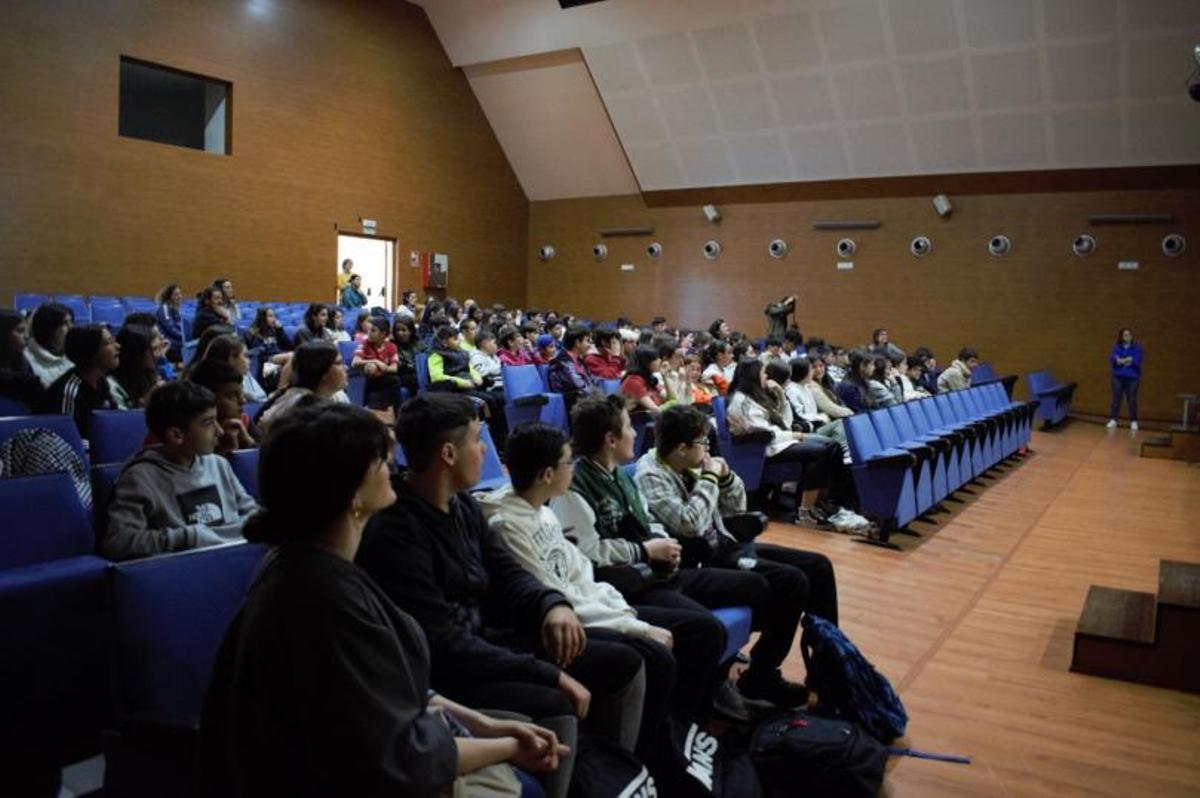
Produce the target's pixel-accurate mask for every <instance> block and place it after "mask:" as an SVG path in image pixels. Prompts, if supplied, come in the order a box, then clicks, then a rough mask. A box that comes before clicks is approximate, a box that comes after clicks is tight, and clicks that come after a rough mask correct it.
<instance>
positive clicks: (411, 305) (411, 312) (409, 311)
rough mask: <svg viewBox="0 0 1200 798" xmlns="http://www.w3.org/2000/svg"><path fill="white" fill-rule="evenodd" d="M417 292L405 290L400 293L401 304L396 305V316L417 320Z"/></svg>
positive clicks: (407, 319) (406, 319)
mask: <svg viewBox="0 0 1200 798" xmlns="http://www.w3.org/2000/svg"><path fill="white" fill-rule="evenodd" d="M416 310H417V292H416V291H403V292H401V294H400V304H399V305H398V306H397V307H396V318H397V319H404V320H405V321H412V322H415V321H416V318H417V313H416Z"/></svg>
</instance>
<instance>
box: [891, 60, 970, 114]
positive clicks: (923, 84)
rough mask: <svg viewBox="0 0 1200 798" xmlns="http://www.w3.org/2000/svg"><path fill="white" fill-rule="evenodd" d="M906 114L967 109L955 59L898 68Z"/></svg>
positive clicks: (960, 64) (960, 70)
mask: <svg viewBox="0 0 1200 798" xmlns="http://www.w3.org/2000/svg"><path fill="white" fill-rule="evenodd" d="M900 78H901V82H902V83H903V84H904V95H905V98H906V100H907V101H908V112H909V113H910V114H929V113H938V112H942V111H965V110H967V84H966V80H965V79H964V76H963V62H962V59H961V58H959V57H958V56H954V57H953V58H946V59H942V60H940V61H920V62H916V63H911V64H902V65H901V66H900Z"/></svg>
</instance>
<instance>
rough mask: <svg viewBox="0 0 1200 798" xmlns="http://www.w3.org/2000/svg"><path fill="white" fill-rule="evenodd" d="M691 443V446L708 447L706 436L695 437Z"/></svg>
mask: <svg viewBox="0 0 1200 798" xmlns="http://www.w3.org/2000/svg"><path fill="white" fill-rule="evenodd" d="M691 445H692V446H702V447H704V448H705V449H707V448H708V438H697V439H696V440H694V441H692V442H691Z"/></svg>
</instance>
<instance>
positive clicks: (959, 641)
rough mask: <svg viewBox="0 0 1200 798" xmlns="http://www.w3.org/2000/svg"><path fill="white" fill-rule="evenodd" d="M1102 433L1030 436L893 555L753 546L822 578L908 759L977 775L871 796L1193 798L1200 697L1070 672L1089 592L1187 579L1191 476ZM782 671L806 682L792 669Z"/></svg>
mask: <svg viewBox="0 0 1200 798" xmlns="http://www.w3.org/2000/svg"><path fill="white" fill-rule="evenodd" d="M1106 432H1107V431H1106V430H1105V429H1104V428H1103V427H1102V426H1096V425H1091V424H1073V425H1068V427H1067V428H1065V429H1063V430H1059V431H1056V432H1054V433H1050V434H1041V433H1035V434H1034V439H1033V444H1032V445H1033V449H1034V450H1035V452H1036V454H1034V455H1033V456H1031V457H1030V458H1028V459H1027V460H1025V461H1023V462H1021V463H1020V464H1019V465H1017V466H1016V467H1014V468H1012V469H1010V470H1009V471H1008V473H1006V474H1003V475H1000V476H998V477H996V478H994V479H985V480H984V482H986V483H987V484H988V487H986V488H978V489H975V490H976V491H977V492H976V495H975V496H970V497H967V501H966V503H965V504H961V505H954V506H953V510H954V512H953V514H952V515H943V516H937V517H936V518H937V519H938V523H937V524H936V525H934V524H928V523H921V522H917V523H914V524H913V528H914V529H916V530H919V531H920V532H921V533H922V535H923V537H922V538H920V539H911V538H908V537H905V536H899V537H897V538H896V540H897V542H898V543H899V544H900V545H901V546H903V547H905V551H904V552H899V553H898V552H891V551H885V550H881V549H875V548H873V547H867V546H858V545H855V544H853V543H851V542H850V540H849V539H848V538H846V537H842V536H837V535H831V534H824V533H818V532H812V531H809V530H798V529H796V528H794V527H790V526H786V525H783V524H772V526H771V529H770V530H769V531H768V533H767V535H766V536H765V538H764V540H765V541H766V542H772V543H780V544H783V545H794V546H799V547H802V548H807V549H811V550H816V551H821V552H823V553H825V554H827V555H828V556H829V557H830V558H831V559H832V560H833V561H834V564H835V566H836V567H837V572H838V580H839V591H840V601H841V612H842V619H841V620H842V627H843V628H844V629H845V631H846V632H847V634H848V635H849V636H850V637H851V639H852V640H854V641H855V642H856V643H857V644H858V645H859V646H860V647H861V648H862V649H863V651H864V652H865V653H866V655H867V656H868V657H869V658H870V659H871V660H872V661H873V662H874V663H875V664H876V665H877V666H878V667H879V668H880V670H881V671H883V672H884V673H885V674H886V675H887V676H888V677H889V678H890V679H891V680H892V682H893V684H894V685H895V686H896V687H897V689H898V690H899V691H900V694H901V697H902V698H903V699H904V702H905V705H906V706H907V708H908V710H909V714H910V716H911V721H910V724H909V734H908V737H907V738H906V742H907V743H908V744H910V745H912V746H915V747H918V748H924V749H929V750H934V751H943V752H949V753H959V754H966V755H968V756H971V757H972V758H973V760H974V763H973V764H971V765H950V764H944V763H938V762H928V761H921V760H914V759H901V760H893V762H892V764H891V765H890V766H889V772H888V776H887V779H886V781H885V786H884V792H883V794H884V795H888V796H906V797H907V796H920V798H925V797H926V796H1026V795H1029V796H1033V795H1046V796H1049V795H1053V796H1075V795H1078V796H1085V795H1086V796H1094V795H1108V796H1153V798H1167V797H1168V796H1200V696H1197V695H1192V694H1188V693H1182V692H1178V691H1174V690H1166V689H1161V688H1154V687H1145V686H1142V685H1137V684H1131V683H1128V682H1121V681H1114V680H1111V679H1102V678H1097V677H1093V676H1085V675H1081V674H1076V673H1071V672H1070V671H1069V667H1070V663H1071V655H1072V645H1073V638H1074V632H1075V629H1076V625H1077V623H1078V621H1079V619H1080V608H1081V607H1082V606H1083V605H1084V601H1085V599H1086V596H1087V594H1088V591H1089V589H1090V587H1091V586H1092V585H1094V584H1095V585H1103V586H1107V587H1112V588H1118V589H1124V590H1133V591H1137V592H1142V593H1146V594H1149V595H1152V596H1153V595H1154V594H1155V593H1157V592H1158V588H1159V562H1160V560H1168V561H1181V562H1200V520H1198V519H1200V469H1196V468H1189V467H1187V466H1186V465H1185V464H1184V463H1181V462H1177V461H1170V460H1152V459H1143V458H1139V457H1137V456H1136V453H1135V452H1134V451H1133V448H1134V447H1131V446H1130V436H1129V433H1128V431H1127V430H1122V431H1120V432H1121V433H1122V434H1118V435H1108V434H1106ZM1179 590H1181V591H1184V592H1186V591H1189V590H1191V591H1200V585H1191V586H1190V587H1181V588H1179ZM1182 598H1186V596H1183V597H1182ZM785 667H786V669H787V671H788V673H789V674H790V675H792V676H794V677H797V678H803V675H804V666H803V663H802V662H801V661H800V657H799V655H798V654H794V655H793V656H792V657H791V658H790V659H789V661H788V663H787V664H786V666H785Z"/></svg>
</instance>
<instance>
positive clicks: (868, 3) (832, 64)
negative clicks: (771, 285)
mask: <svg viewBox="0 0 1200 798" xmlns="http://www.w3.org/2000/svg"><path fill="white" fill-rule="evenodd" d="M418 2H420V4H421V5H423V6H424V7H425V9H426V11H427V13H428V14H429V17H430V20H431V21H432V22H433V25H434V28H435V29H436V30H437V32H438V35H439V37H440V38H441V40H442V43H443V46H444V47H445V49H446V52H447V53H448V54H449V56H450V58H451V61H452V62H453V63H454V64H456V65H459V66H466V65H477V64H486V63H490V62H493V61H497V60H499V59H510V58H514V57H518V56H529V55H532V54H539V53H546V52H549V51H561V50H568V49H573V48H579V49H580V50H581V51H582V53H583V57H584V58H585V59H586V62H587V66H588V68H589V69H590V72H591V75H592V76H593V77H594V79H595V88H594V89H592V88H590V87H582V86H578V85H576V86H575V89H576V90H577V91H580V92H582V93H583V94H584V95H586V94H587V92H588V91H590V92H591V93H592V94H593V95H595V94H596V92H597V91H598V94H599V98H600V99H601V100H602V102H603V107H604V108H606V109H607V112H608V115H607V117H604V119H603V122H607V121H608V119H609V118H611V120H612V124H611V125H610V126H609V130H608V133H607V135H608V136H610V137H612V138H614V139H616V140H619V144H620V146H619V147H617V148H616V150H617V151H618V152H619V151H620V149H621V148H622V147H623V149H624V152H625V154H626V155H627V156H628V165H627V166H626V167H625V171H626V172H629V171H630V167H631V168H632V174H634V175H636V179H637V183H638V184H639V185H640V187H641V188H642V189H643V190H654V189H662V188H679V187H700V186H705V185H729V184H739V183H742V184H748V183H760V182H764V181H776V180H778V181H784V180H827V179H848V178H855V177H864V176H876V175H904V174H913V173H940V172H956V171H971V170H1006V169H1055V168H1065V167H1071V168H1075V167H1087V166H1097V167H1101V166H1114V165H1120V166H1133V165H1140V164H1174V163H1192V162H1195V161H1197V160H1198V159H1200V105H1198V104H1195V103H1192V102H1190V100H1189V99H1188V98H1187V96H1186V93H1185V89H1184V84H1185V81H1186V79H1187V76H1188V74H1189V73H1190V71H1191V69H1192V60H1191V48H1192V46H1193V45H1194V44H1195V43H1196V42H1200V0H738V2H729V0H671V1H670V2H665V1H661V0H660V2H653V3H651V2H646V0H605V2H598V3H593V4H590V5H586V6H582V7H579V8H575V9H570V10H566V11H564V10H562V9H561V8H560V7H559V5H558V3H557V2H556V0H503V1H501V0H418ZM472 85H473V86H474V85H475V81H474V80H473V81H472ZM480 85H481V86H482V84H480ZM492 85H493V86H496V85H499V83H498V82H494V83H493V84H492ZM563 85H568V84H563ZM563 85H560V86H558V87H557V89H556V90H558V89H562V88H563ZM539 86H541V87H542V88H544V89H545V90H546V91H547V92H549V91H550V90H551V88H552V87H551V86H549V85H548V84H547V85H543V82H539V81H536V80H531V81H529V82H527V83H526V84H525V87H526V89H527V90H528V91H533V90H535V88H536V87H539ZM476 90H477V93H478V92H479V91H481V88H480V86H477V87H476ZM538 90H541V89H538ZM513 91H515V90H512V89H511V87H510V88H509V89H505V91H504V92H500V93H501V94H504V93H505V92H508V93H510V94H511V93H512V92H513ZM513 99H514V98H513V97H511V96H510V97H509V98H508V100H506V101H505V102H496V101H495V100H496V98H490V99H487V100H486V101H485V98H484V97H483V96H481V99H480V101H481V104H482V105H483V106H484V110H485V112H486V113H487V114H488V117H489V119H491V120H492V124H493V127H496V128H497V131H498V135H500V130H501V129H503V135H500V138H501V143H502V144H503V145H504V146H505V149H506V151H509V156H510V161H512V162H513V164H514V168H515V169H517V172H518V176H519V177H520V178H521V180H522V184H523V185H527V186H529V185H535V184H536V185H537V186H539V188H538V192H539V196H541V195H542V194H543V193H544V192H545V191H547V190H553V191H571V189H568V188H566V187H565V185H566V184H568V183H571V182H572V181H577V182H579V183H580V186H579V188H578V190H577V191H575V193H573V194H569V195H571V196H586V195H588V193H589V192H591V191H594V190H596V188H597V187H598V184H599V182H600V181H598V180H597V179H595V178H593V177H588V176H587V175H589V174H590V173H591V172H593V171H594V169H591V168H581V167H580V166H579V163H589V162H590V160H589V159H590V156H589V155H588V154H586V153H583V152H582V150H583V149H584V147H585V146H586V147H590V146H593V144H592V143H591V139H590V138H589V136H588V135H587V133H588V132H587V131H586V130H583V129H580V127H579V126H574V127H573V126H571V125H568V124H565V123H560V122H555V121H554V119H553V118H554V115H555V114H559V115H562V114H566V113H569V112H570V111H569V110H568V109H569V108H571V107H573V105H572V103H571V102H570V101H569V100H568V99H567V98H564V97H561V96H556V97H554V98H553V99H552V98H551V97H550V95H549V94H547V96H545V97H541V98H539V97H531V98H530V99H529V102H531V103H535V104H536V105H537V106H538V107H539V108H541V109H544V110H541V111H538V112H536V113H532V112H531V113H526V114H524V117H525V118H527V119H536V120H539V122H538V124H537V125H534V124H531V123H527V124H525V125H524V126H523V127H522V125H520V124H519V121H520V119H521V118H522V114H518V113H514V108H519V107H520V106H519V104H515V103H514V102H513ZM539 100H540V102H538V101H539ZM582 105H584V106H586V105H587V103H582ZM586 118H588V119H591V120H594V119H595V117H586ZM547 120H549V121H547ZM547 125H549V126H550V129H551V130H570V131H571V132H570V135H571V136H573V137H574V138H573V139H572V140H571V144H572V146H573V147H574V151H575V152H576V157H574V158H572V157H565V158H564V157H562V155H561V153H559V152H558V150H557V149H555V148H550V149H546V150H540V148H541V147H542V145H543V144H544V143H545V142H547V141H549V140H550V139H551V138H552V137H551V136H548V135H546V134H545V132H544V128H545V127H546V126H547ZM519 131H524V132H523V133H520V132H519ZM518 135H524V136H525V137H526V141H525V142H524V144H523V145H520V144H516V143H513V138H514V136H518ZM599 139H603V136H599ZM510 147H511V148H512V151H510ZM601 149H602V151H604V152H608V153H611V152H612V148H608V149H604V148H603V147H602V148H601ZM516 151H519V153H518V154H514V152H516ZM539 151H541V152H543V153H544V155H543V158H544V159H545V160H546V161H547V162H548V163H549V165H548V166H545V167H542V168H539V169H535V168H533V167H532V166H531V159H533V158H534V157H535V155H536V153H538V152H539ZM605 157H606V156H605ZM555 170H557V171H558V172H559V173H561V174H564V175H569V176H570V177H569V179H568V178H564V179H563V180H562V181H557V182H556V181H555V180H553V179H552V178H551V174H552V173H553V172H555ZM618 171H619V170H618ZM585 184H586V185H585ZM551 185H554V186H555V187H554V188H553V189H550V188H549V186H551ZM567 195H568V194H564V196H567Z"/></svg>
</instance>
